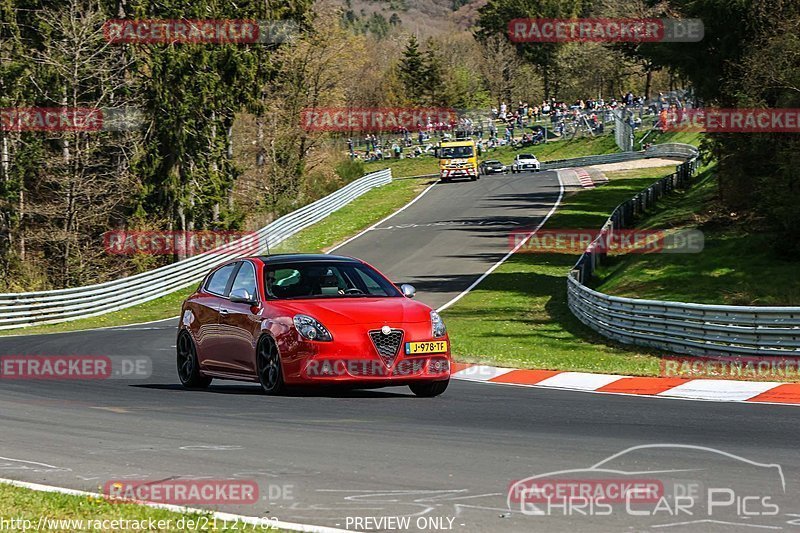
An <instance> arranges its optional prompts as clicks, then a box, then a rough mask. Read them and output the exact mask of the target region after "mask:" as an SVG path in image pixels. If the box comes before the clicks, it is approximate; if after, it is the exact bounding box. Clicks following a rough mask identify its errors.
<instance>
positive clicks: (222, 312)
mask: <svg viewBox="0 0 800 533" xmlns="http://www.w3.org/2000/svg"><path fill="white" fill-rule="evenodd" d="M219 314H221V315H222V316H228V314H229V312H228V310H227V309H220V310H219Z"/></svg>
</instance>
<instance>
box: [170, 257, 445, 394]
mask: <svg viewBox="0 0 800 533" xmlns="http://www.w3.org/2000/svg"><path fill="white" fill-rule="evenodd" d="M413 296H414V287H412V286H411V285H406V284H404V285H401V286H400V287H399V288H398V287H397V286H395V285H394V284H393V283H392V282H391V281H389V280H388V279H387V278H386V277H385V276H384V275H382V274H381V273H380V272H378V271H377V270H376V269H375V268H373V267H372V266H370V265H368V264H367V263H365V262H364V261H361V260H359V259H354V258H351V257H341V256H335V255H315V254H286V255H269V256H259V257H248V258H244V259H237V260H235V261H231V262H229V263H226V264H224V265H221V266H218V267H216V268H214V269H213V270H212V271H211V272H209V274H208V275H207V276H206V277H205V279H204V280H203V282H202V283H201V284H200V286H199V287H198V288H197V290H196V291H195V292H194V294H192V295H191V296H189V298H187V299H186V301H185V302H184V303H183V307H182V309H181V317H180V325H179V331H178V341H177V352H178V358H177V363H178V376H179V377H180V380H181V383H182V384H183V385H184V386H185V387H187V388H205V387H208V386H209V384H210V383H211V380H212V379H213V378H220V379H233V380H241V381H252V382H257V383H260V385H261V388H262V390H263V391H264V392H265V393H267V394H277V393H280V392H281V391H282V390H284V389H285V388H286V387H287V386H292V385H314V384H317V385H326V384H327V385H345V386H349V387H358V388H375V387H387V386H396V385H408V386H409V387H410V388H411V391H412V392H414V394H416V395H417V396H438V395H439V394H441V393H443V392H444V391H445V389H446V388H447V384H448V383H449V380H450V340H449V338H448V336H447V330H446V328H445V325H444V322H442V319H441V317H440V316H439V315H438V314H437V313H436V311H434V310H432V309H431V308H430V307H428V306H426V305H424V304H422V303H420V302H415V301H414V300H412V298H413Z"/></svg>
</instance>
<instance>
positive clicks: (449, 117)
mask: <svg viewBox="0 0 800 533" xmlns="http://www.w3.org/2000/svg"><path fill="white" fill-rule="evenodd" d="M458 119H459V114H458V112H457V111H456V110H455V109H450V108H444V107H357V108H356V107H316V108H307V109H303V110H302V111H301V112H300V127H301V128H303V129H304V130H306V131H338V132H375V133H377V132H382V131H388V132H397V131H400V130H402V129H406V130H408V131H416V130H419V129H425V128H428V127H431V126H436V125H455V124H457V123H458Z"/></svg>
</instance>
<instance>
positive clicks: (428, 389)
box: [408, 379, 450, 398]
mask: <svg viewBox="0 0 800 533" xmlns="http://www.w3.org/2000/svg"><path fill="white" fill-rule="evenodd" d="M449 384H450V380H449V379H446V380H444V381H428V382H422V383H412V384H411V385H409V386H408V388H409V389H411V392H413V393H414V394H416V395H417V396H419V397H420V398H432V397H434V396H439V395H440V394H441V393H443V392H444V391H446V390H447V386H448V385H449Z"/></svg>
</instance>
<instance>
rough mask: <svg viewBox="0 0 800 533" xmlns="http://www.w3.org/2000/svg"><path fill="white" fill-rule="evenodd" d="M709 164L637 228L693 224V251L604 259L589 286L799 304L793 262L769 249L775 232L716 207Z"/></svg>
mask: <svg viewBox="0 0 800 533" xmlns="http://www.w3.org/2000/svg"><path fill="white" fill-rule="evenodd" d="M714 171H715V168H714V167H710V168H708V169H706V171H704V172H703V173H702V174H701V175H700V176H699V177H698V182H697V183H696V185H695V186H694V187H692V188H690V189H688V190H686V191H681V192H678V193H676V194H675V195H673V196H671V197H670V198H667V199H666V200H665V201H664V202H662V203H660V204H659V205H658V206H657V207H656V208H655V209H654V210H653V211H652V212H651V213H650V214H648V217H647V218H645V219H643V220H642V221H641V222H640V224H639V225H638V227H640V228H643V229H663V228H682V229H699V230H701V231H703V233H704V237H705V247H704V250H703V251H702V252H701V253H698V254H647V255H628V256H620V257H614V258H609V261H607V262H606V264H605V265H604V266H603V268H601V269H600V270H599V271H598V275H599V276H598V278H597V279H596V282H595V285H596V286H598V288H599V290H601V291H603V292H606V293H608V294H614V295H618V296H628V297H632V298H649V299H656V300H671V301H679V302H696V303H707V304H729V305H789V306H797V305H800V277H798V276H797V272H798V263H797V261H792V260H787V259H786V258H783V257H781V256H779V255H778V254H777V253H776V250H777V248H778V247H777V246H776V243H775V237H774V236H773V235H771V234H764V233H759V232H758V230H757V229H756V228H754V226H753V225H752V224H750V223H749V221H737V220H735V219H731V218H730V217H729V216H728V215H729V214H727V213H715V212H714V211H711V210H710V207H709V206H714V205H715V202H714V201H715V199H716V198H717V179H716V175H715V172H714Z"/></svg>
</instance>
